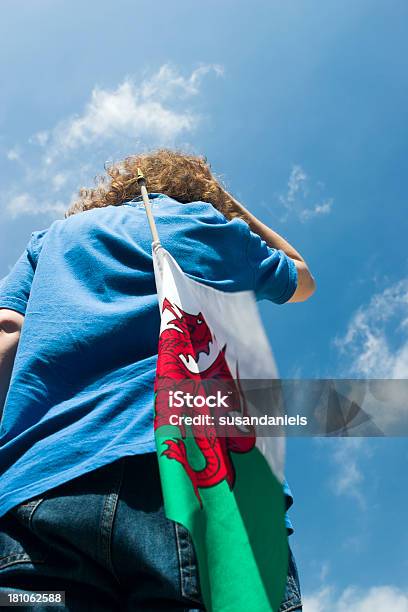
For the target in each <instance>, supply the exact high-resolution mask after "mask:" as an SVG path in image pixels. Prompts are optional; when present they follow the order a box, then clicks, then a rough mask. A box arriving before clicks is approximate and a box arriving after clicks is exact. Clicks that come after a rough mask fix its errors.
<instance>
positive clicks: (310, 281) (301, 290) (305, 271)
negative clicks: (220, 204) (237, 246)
mask: <svg viewBox="0 0 408 612" xmlns="http://www.w3.org/2000/svg"><path fill="white" fill-rule="evenodd" d="M225 193H226V195H228V196H229V197H230V198H231V199H232V200H233V201H234V203H235V205H236V208H237V211H238V212H239V213H240V215H243V216H244V217H245V220H246V221H247V223H248V225H249V227H250V229H251V230H252V231H253V232H254V233H255V234H258V236H260V237H261V238H262V239H263V240H265V242H266V244H267V245H268V246H270V247H272V248H274V249H280V250H281V251H283V252H284V253H286V255H287V256H288V257H290V258H291V259H293V261H294V263H295V266H296V269H297V273H298V285H297V288H296V291H295V293H294V294H293V295H292V297H291V298H290V300H288V301H289V302H304V301H305V300H307V299H308V298H309V297H310V296H311V295H313V293H314V291H315V289H316V284H315V280H314V278H313V276H312V275H311V273H310V271H309V268H308V267H307V264H306V262H305V260H304V259H303V257H302V256H301V255H300V253H298V252H297V251H296V249H294V248H293V246H292V245H291V244H289V242H287V240H285V239H284V238H282V236H280V235H279V234H278V233H277V232H274V231H273V230H272V229H271V228H270V227H268V226H267V225H265V223H262V221H259V219H257V218H256V217H255V215H253V214H252V213H250V212H249V211H248V210H247V209H246V208H245V207H244V206H243V205H242V204H240V203H239V202H238V201H237V200H235V199H234V198H233V197H232V196H231V194H229V193H227V192H225Z"/></svg>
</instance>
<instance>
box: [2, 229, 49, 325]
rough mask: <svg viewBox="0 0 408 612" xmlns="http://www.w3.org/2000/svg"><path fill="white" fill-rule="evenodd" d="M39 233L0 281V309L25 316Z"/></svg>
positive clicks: (35, 262) (32, 237)
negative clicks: (13, 311) (7, 309)
mask: <svg viewBox="0 0 408 612" xmlns="http://www.w3.org/2000/svg"><path fill="white" fill-rule="evenodd" d="M40 236H41V233H40V232H34V233H33V234H31V239H30V241H29V243H28V245H27V247H26V249H25V251H24V253H23V254H22V255H21V257H20V258H19V259H18V261H17V263H16V264H15V265H14V266H13V268H12V269H11V270H10V272H9V274H8V275H7V276H6V277H4V278H3V279H2V280H0V308H9V309H10V310H16V311H17V312H19V313H21V314H22V315H25V312H26V309H27V302H28V298H29V297H30V290H31V284H32V282H33V278H34V272H35V268H36V265H37V257H38V248H39V244H38V239H39V237H40Z"/></svg>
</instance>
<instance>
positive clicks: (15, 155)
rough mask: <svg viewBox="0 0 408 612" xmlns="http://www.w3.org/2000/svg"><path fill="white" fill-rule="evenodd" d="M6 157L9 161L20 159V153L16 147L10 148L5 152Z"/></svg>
mask: <svg viewBox="0 0 408 612" xmlns="http://www.w3.org/2000/svg"><path fill="white" fill-rule="evenodd" d="M6 157H7V159H8V160H9V161H19V160H20V153H19V151H18V150H17V149H16V148H13V149H10V150H9V151H7V153H6Z"/></svg>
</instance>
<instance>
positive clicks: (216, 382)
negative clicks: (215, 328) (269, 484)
mask: <svg viewBox="0 0 408 612" xmlns="http://www.w3.org/2000/svg"><path fill="white" fill-rule="evenodd" d="M165 310H168V311H169V312H170V313H171V314H172V315H173V316H174V318H173V319H171V320H169V321H168V323H167V325H166V327H165V329H164V330H163V331H162V332H161V334H160V339H159V347H158V362H157V374H156V381H155V392H156V401H155V413H156V414H155V422H154V427H155V430H157V429H159V428H160V427H162V426H163V425H169V424H170V416H171V415H174V414H177V415H178V416H182V415H183V414H184V415H188V416H193V417H194V416H197V415H202V416H204V415H208V416H209V417H211V416H212V417H216V423H218V417H219V416H220V414H221V413H222V412H221V409H220V408H209V407H207V406H206V405H204V406H203V407H200V408H195V407H192V408H188V407H184V406H183V407H182V408H179V409H175V408H174V407H170V406H169V391H176V390H178V389H181V390H182V391H183V393H191V394H192V395H193V396H194V397H198V396H201V397H203V398H205V397H207V396H208V395H209V391H210V392H211V391H212V390H214V389H220V388H222V390H223V394H224V397H225V391H226V390H227V395H228V400H226V401H228V409H226V408H223V409H222V410H223V411H224V413H225V414H226V415H227V414H231V413H232V414H233V413H234V412H235V413H236V414H237V413H238V414H240V415H242V416H246V415H247V407H246V402H245V398H244V395H243V393H242V391H241V388H240V385H239V377H237V378H238V385H237V384H236V382H235V380H234V378H233V376H232V374H231V371H230V369H229V367H228V364H227V362H226V359H225V351H226V345H225V346H224V347H223V348H222V349H221V350H219V352H218V354H217V355H216V357H215V359H214V361H213V362H212V363H211V364H210V365H209V367H207V368H206V369H204V370H203V371H198V366H197V362H198V359H199V355H200V353H205V354H206V355H209V354H210V345H211V343H212V341H213V335H212V333H211V330H210V328H209V327H208V324H207V322H206V321H205V319H204V317H203V315H202V314H201V312H200V313H198V314H196V315H194V314H190V313H188V312H185V311H184V310H182V309H181V308H179V307H178V306H176V305H175V304H172V303H171V302H170V301H169V300H168V299H165V300H164V301H163V306H162V312H164V311H165ZM192 360H193V363H192V366H193V367H192V368H191V362H192ZM189 366H190V367H189ZM177 411H178V412H177ZM179 428H180V431H181V435H182V439H180V438H176V439H173V440H170V439H169V440H166V441H165V442H164V444H166V445H167V448H166V450H164V451H163V453H162V454H163V455H165V456H167V457H168V458H169V459H175V460H176V461H179V462H180V463H181V464H182V465H183V467H184V469H185V471H186V473H187V474H188V476H189V478H190V479H191V482H192V485H193V487H194V491H195V494H196V496H197V499H198V501H199V502H200V505H201V506H202V502H201V497H200V493H199V489H200V488H206V487H212V486H215V485H217V484H218V483H220V482H222V481H223V480H226V481H227V483H228V485H229V487H230V489H232V488H233V486H234V481H235V470H234V465H233V463H232V460H231V456H230V453H231V452H235V453H246V452H248V451H250V450H251V449H252V448H253V447H254V446H255V442H256V437H255V429H254V428H253V427H248V428H246V430H245V431H243V430H241V429H238V428H236V427H234V426H232V425H229V426H224V427H223V428H222V430H220V427H219V426H218V425H217V424H214V425H209V424H203V425H202V424H199V425H191V433H192V435H193V437H194V439H195V442H196V444H197V446H198V447H199V449H200V451H201V453H202V455H203V457H204V459H205V465H204V467H203V468H202V469H199V470H196V469H194V468H193V467H192V465H191V464H190V463H189V460H188V456H187V448H186V444H185V442H184V440H183V439H185V438H186V428H185V426H184V424H182V423H181V424H180V425H179Z"/></svg>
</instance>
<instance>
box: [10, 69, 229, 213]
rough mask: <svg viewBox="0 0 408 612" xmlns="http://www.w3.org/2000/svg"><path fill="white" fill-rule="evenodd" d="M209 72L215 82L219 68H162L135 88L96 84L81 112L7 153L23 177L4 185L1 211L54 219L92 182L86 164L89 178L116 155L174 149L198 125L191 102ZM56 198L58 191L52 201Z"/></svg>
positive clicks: (131, 82)
mask: <svg viewBox="0 0 408 612" xmlns="http://www.w3.org/2000/svg"><path fill="white" fill-rule="evenodd" d="M211 73H212V74H214V75H215V76H217V77H218V76H221V75H222V74H223V69H222V67H221V66H219V65H216V64H207V65H202V66H199V67H198V68H196V69H195V70H193V71H192V72H191V73H190V74H189V75H183V74H181V73H180V72H179V71H178V70H177V68H175V67H174V66H171V65H169V64H165V65H163V66H161V67H160V69H159V70H158V71H157V72H156V73H154V74H152V75H150V76H146V77H145V78H144V79H142V80H141V81H140V83H136V81H135V80H133V79H132V78H131V77H126V78H124V79H123V81H122V82H120V83H119V84H118V85H117V86H116V87H114V88H112V89H105V88H101V87H99V86H95V87H94V88H93V90H92V91H91V93H90V97H89V100H88V102H87V103H86V104H85V106H84V108H83V109H82V110H81V111H80V112H78V113H77V114H75V115H72V116H69V117H66V118H63V119H61V120H60V121H59V122H58V123H57V124H56V125H55V126H51V127H50V128H48V129H42V130H40V131H38V132H36V133H35V134H33V135H32V136H31V137H30V138H29V139H28V143H27V145H26V147H25V148H22V147H20V146H18V147H12V148H10V149H9V151H8V153H7V157H8V159H9V160H10V161H17V160H18V161H19V162H20V167H21V172H22V175H21V177H19V180H18V182H15V183H12V184H10V185H4V186H3V196H2V201H3V209H5V210H6V212H7V213H8V214H9V215H11V216H14V217H16V216H21V215H27V214H40V213H47V214H49V215H51V216H58V215H60V214H61V211H63V210H65V209H66V208H67V206H68V204H69V201H70V200H71V199H72V193H73V192H74V191H75V190H76V189H78V188H79V187H80V185H81V183H83V182H84V181H89V179H90V178H91V170H90V164H89V161H90V160H91V161H92V162H95V166H94V170H93V172H92V175H94V174H95V173H96V172H95V171H96V170H97V168H98V167H99V168H102V166H103V163H104V162H105V161H106V160H110V159H112V158H113V157H114V156H120V157H122V156H125V155H128V154H130V153H134V152H135V150H137V149H138V150H143V149H146V148H149V147H154V146H175V145H176V144H177V142H179V139H180V138H181V137H184V138H185V136H186V135H187V134H191V133H192V132H194V130H195V129H196V128H197V126H198V125H199V124H200V122H201V121H202V119H203V117H202V115H201V114H200V112H198V111H197V110H194V107H193V108H191V107H189V101H190V100H192V99H193V98H194V97H196V98H197V96H198V94H199V93H200V91H201V87H202V82H203V79H204V78H205V77H206V76H207V75H210V74H211ZM85 160H86V161H87V163H85ZM53 192H54V193H56V192H58V200H57V201H56V202H54V201H53V197H52V193H53Z"/></svg>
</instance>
